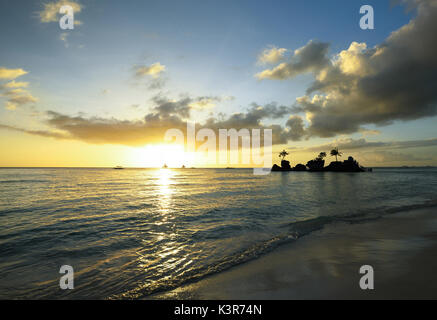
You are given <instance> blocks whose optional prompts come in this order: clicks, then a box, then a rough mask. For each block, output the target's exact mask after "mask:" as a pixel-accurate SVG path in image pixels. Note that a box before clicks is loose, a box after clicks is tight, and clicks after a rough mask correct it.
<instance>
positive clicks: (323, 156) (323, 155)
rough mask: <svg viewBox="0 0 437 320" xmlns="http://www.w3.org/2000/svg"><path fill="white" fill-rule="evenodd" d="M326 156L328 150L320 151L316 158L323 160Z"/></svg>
mask: <svg viewBox="0 0 437 320" xmlns="http://www.w3.org/2000/svg"><path fill="white" fill-rule="evenodd" d="M325 157H326V152H320V153H319V155H318V156H317V158H316V159H317V160H323V158H325Z"/></svg>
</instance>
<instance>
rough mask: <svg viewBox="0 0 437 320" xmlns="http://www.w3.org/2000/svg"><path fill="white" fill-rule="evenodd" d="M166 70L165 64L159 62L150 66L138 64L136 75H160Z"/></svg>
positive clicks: (155, 76)
mask: <svg viewBox="0 0 437 320" xmlns="http://www.w3.org/2000/svg"><path fill="white" fill-rule="evenodd" d="M164 71H165V66H164V65H162V64H161V63H159V62H157V63H154V64H152V65H150V66H136V67H135V75H136V76H137V77H143V76H152V77H153V78H157V77H159V75H160V74H161V73H162V72H164Z"/></svg>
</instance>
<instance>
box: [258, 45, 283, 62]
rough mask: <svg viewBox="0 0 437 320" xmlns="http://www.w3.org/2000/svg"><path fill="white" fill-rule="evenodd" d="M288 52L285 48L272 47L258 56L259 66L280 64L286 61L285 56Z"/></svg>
mask: <svg viewBox="0 0 437 320" xmlns="http://www.w3.org/2000/svg"><path fill="white" fill-rule="evenodd" d="M286 52H287V49H285V48H278V47H275V46H270V47H268V48H266V49H264V50H263V51H262V52H261V54H260V55H259V56H258V64H261V65H263V64H273V63H278V62H279V61H281V60H283V59H284V55H285V53H286Z"/></svg>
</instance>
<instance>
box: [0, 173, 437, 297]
mask: <svg viewBox="0 0 437 320" xmlns="http://www.w3.org/2000/svg"><path fill="white" fill-rule="evenodd" d="M436 195H437V169H435V168H410V169H402V168H375V169H374V170H373V172H364V173H333V172H314V173H310V172H273V173H271V174H269V175H265V176H257V175H253V171H252V169H232V170H227V169H124V170H113V169H106V168H105V169H103V168H100V169H88V168H86V169H85V168H83V169H82V168H77V169H70V168H65V169H64V168H54V169H50V168H44V169H36V168H35V169H27V168H24V169H0V298H1V299H5V298H32V299H42V298H50V299H58V298H70V299H92V298H97V299H106V298H143V297H147V296H149V295H150V294H153V293H156V292H162V291H165V290H169V289H172V288H175V287H177V286H180V285H182V284H184V283H188V282H192V281H196V280H199V279H202V278H204V277H206V276H208V275H211V274H214V273H217V272H221V271H223V270H226V269H229V268H231V267H233V266H235V265H238V264H240V263H244V262H246V261H249V260H251V259H256V258H257V257H260V256H261V255H263V254H265V253H267V252H269V251H271V250H274V249H275V248H276V247H278V246H280V245H281V244H284V243H288V242H290V241H299V238H300V237H302V236H304V235H307V236H311V232H313V231H316V230H319V229H321V228H323V226H325V225H326V224H331V223H335V222H337V221H342V222H354V223H359V222H361V221H366V220H368V219H377V218H378V217H380V216H382V215H386V214H396V212H399V211H403V210H408V209H413V208H416V207H422V206H434V205H436V204H437V203H436V201H435V200H436V198H437V196H436ZM62 265H70V266H72V267H73V269H74V289H72V290H61V289H60V287H59V279H60V277H61V276H62V274H60V273H59V270H60V267H61V266H62Z"/></svg>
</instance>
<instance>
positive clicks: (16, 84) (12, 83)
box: [0, 80, 29, 89]
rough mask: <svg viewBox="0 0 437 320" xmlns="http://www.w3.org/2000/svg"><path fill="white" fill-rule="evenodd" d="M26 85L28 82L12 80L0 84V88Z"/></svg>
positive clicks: (24, 86)
mask: <svg viewBox="0 0 437 320" xmlns="http://www.w3.org/2000/svg"><path fill="white" fill-rule="evenodd" d="M28 85H29V82H15V80H12V81H11V82H8V83H5V84H3V85H0V89H15V88H26V87H27V86H28Z"/></svg>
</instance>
